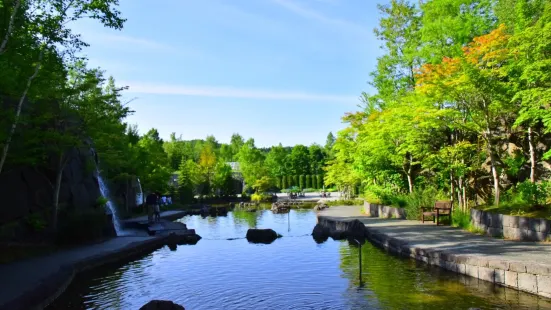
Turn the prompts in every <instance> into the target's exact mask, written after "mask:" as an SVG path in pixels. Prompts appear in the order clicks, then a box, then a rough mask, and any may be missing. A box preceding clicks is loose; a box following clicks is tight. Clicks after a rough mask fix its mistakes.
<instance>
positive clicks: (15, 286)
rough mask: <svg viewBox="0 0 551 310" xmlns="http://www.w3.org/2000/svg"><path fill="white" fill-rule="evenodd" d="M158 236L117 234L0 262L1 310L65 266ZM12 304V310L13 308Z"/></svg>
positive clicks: (35, 288)
mask: <svg viewBox="0 0 551 310" xmlns="http://www.w3.org/2000/svg"><path fill="white" fill-rule="evenodd" d="M154 239H158V238H155V237H146V236H139V237H117V238H114V239H111V240H108V241H105V242H102V243H99V244H95V245H88V246H82V247H78V248H74V249H70V250H64V251H59V252H56V253H53V254H51V255H48V256H43V257H37V258H32V259H28V260H24V261H19V262H14V263H9V264H3V265H0V275H2V281H0V309H8V308H6V307H8V303H9V302H11V301H13V300H15V299H17V298H20V297H21V296H23V295H25V296H26V294H29V292H32V291H35V290H37V288H38V287H40V286H41V285H43V284H44V282H45V281H46V280H47V279H49V278H51V277H53V276H54V275H55V274H56V273H58V272H59V271H60V270H61V269H62V268H66V267H68V266H74V265H76V264H78V263H81V262H87V261H90V260H91V259H94V258H98V257H102V256H107V255H109V254H112V253H114V252H118V251H121V250H122V249H125V248H128V247H129V246H132V245H136V244H139V243H146V242H148V241H149V240H154ZM12 307H13V306H9V309H13V308H12Z"/></svg>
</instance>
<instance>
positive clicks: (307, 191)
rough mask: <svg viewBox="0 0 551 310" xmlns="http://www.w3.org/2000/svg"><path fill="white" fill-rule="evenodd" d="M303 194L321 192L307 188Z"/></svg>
mask: <svg viewBox="0 0 551 310" xmlns="http://www.w3.org/2000/svg"><path fill="white" fill-rule="evenodd" d="M302 192H303V193H315V192H319V190H317V189H315V188H305V189H303V190H302Z"/></svg>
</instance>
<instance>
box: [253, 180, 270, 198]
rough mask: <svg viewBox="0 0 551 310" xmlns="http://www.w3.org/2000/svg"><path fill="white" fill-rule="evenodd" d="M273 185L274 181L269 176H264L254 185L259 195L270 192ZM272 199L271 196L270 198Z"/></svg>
mask: <svg viewBox="0 0 551 310" xmlns="http://www.w3.org/2000/svg"><path fill="white" fill-rule="evenodd" d="M272 185H273V180H272V179H270V178H269V177H267V176H263V177H262V178H260V179H258V180H256V182H255V183H254V184H253V186H252V187H253V188H254V190H255V191H256V193H258V194H262V193H265V192H267V191H268V189H270V187H272ZM270 197H271V196H270Z"/></svg>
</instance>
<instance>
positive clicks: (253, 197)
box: [251, 193, 272, 202]
mask: <svg viewBox="0 0 551 310" xmlns="http://www.w3.org/2000/svg"><path fill="white" fill-rule="evenodd" d="M271 200H272V195H270V194H265V193H264V194H257V193H255V194H252V195H251V201H254V202H263V201H271Z"/></svg>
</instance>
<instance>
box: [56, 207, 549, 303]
mask: <svg viewBox="0 0 551 310" xmlns="http://www.w3.org/2000/svg"><path fill="white" fill-rule="evenodd" d="M180 221H182V222H184V223H186V224H188V227H190V228H195V229H196V231H197V232H198V233H199V234H200V235H201V236H202V237H203V239H202V240H201V241H199V243H198V244H196V245H193V246H179V247H178V248H177V250H176V251H171V250H169V249H168V247H164V248H162V249H160V250H157V251H155V252H153V253H151V254H149V255H146V256H144V257H143V258H141V259H139V260H136V261H133V262H130V263H128V264H125V265H124V266H122V267H119V268H110V269H104V270H99V271H94V272H93V273H92V274H88V275H85V276H81V277H79V278H77V279H76V280H75V282H73V284H72V285H71V287H70V288H69V289H68V290H67V291H66V293H65V294H64V295H63V296H62V297H60V298H59V299H58V300H57V301H56V303H55V304H53V305H52V306H51V307H50V309H139V308H140V307H141V306H142V305H144V304H145V303H147V302H148V301H150V300H152V299H164V300H172V301H174V302H176V303H179V304H181V305H183V306H184V307H186V309H188V310H189V309H191V310H194V309H469V308H480V309H551V303H549V302H548V301H547V300H545V299H540V298H538V297H535V296H532V295H529V294H524V293H519V292H516V291H513V290H509V289H505V288H501V287H496V286H493V285H491V284H489V283H487V282H483V281H478V280H476V279H472V278H468V277H462V276H459V275H456V274H454V273H449V272H446V271H443V270H440V269H438V268H434V267H433V268H431V267H427V266H425V265H423V264H419V263H416V262H415V261H412V260H409V259H403V258H398V257H396V256H392V255H389V254H387V253H385V252H383V251H382V250H380V249H378V248H376V247H374V246H372V245H371V244H369V243H367V244H365V245H364V246H363V247H362V269H363V275H362V283H361V284H360V281H359V277H358V254H359V249H358V248H357V247H356V246H353V245H350V244H349V243H348V242H347V241H333V240H332V239H329V240H328V241H327V242H325V243H323V244H316V242H314V240H313V239H312V237H311V236H310V233H311V231H312V228H313V227H314V225H315V223H316V216H315V213H314V212H313V211H311V210H292V211H291V213H290V214H289V215H288V214H273V213H272V212H271V211H258V212H256V213H249V212H243V211H235V212H230V214H229V215H228V216H227V217H216V218H212V217H208V218H204V219H203V218H201V217H199V216H188V217H184V218H182V219H181V220H180ZM249 227H258V228H272V229H274V230H276V231H277V232H278V233H280V234H281V235H283V238H280V239H278V240H276V241H275V242H274V243H272V244H270V245H255V244H249V243H248V242H247V240H246V239H244V238H243V237H244V236H245V234H246V231H247V229H248V228H249ZM228 238H238V239H234V240H227V239H228Z"/></svg>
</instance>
